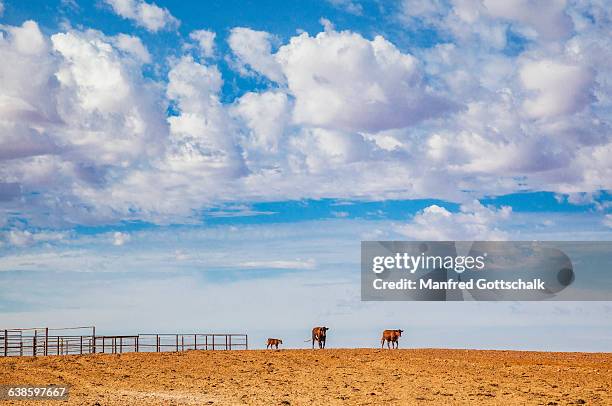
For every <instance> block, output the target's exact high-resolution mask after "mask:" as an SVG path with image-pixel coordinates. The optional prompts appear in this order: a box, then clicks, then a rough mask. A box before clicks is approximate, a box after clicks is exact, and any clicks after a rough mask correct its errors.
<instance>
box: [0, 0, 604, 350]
mask: <svg viewBox="0 0 612 406" xmlns="http://www.w3.org/2000/svg"><path fill="white" fill-rule="evenodd" d="M611 10H612V7H611V4H610V2H609V1H581V0H576V1H564V0H553V1H544V0H541V1H540V0H505V1H496V0H448V1H442V0H440V1H433V2H432V1H428V2H421V1H413V0H405V1H399V0H398V1H377V0H363V1H360V0H327V1H305V2H287V1H247V2H245V1H237V0H224V1H221V0H219V1H217V0H214V1H212V0H211V1H206V2H187V1H164V0H156V1H155V2H152V1H149V0H146V1H144V0H93V1H83V0H58V1H49V2H29V3H28V4H25V3H24V2H21V1H14V0H0V57H1V59H0V281H1V285H0V322H1V323H0V324H2V325H4V324H6V325H9V326H20V327H24V326H28V325H52V326H57V325H66V324H68V325H70V324H92V323H94V324H96V325H98V326H99V328H100V329H101V330H102V331H107V332H118V331H119V332H125V333H130V332H136V331H132V330H138V331H144V330H148V331H154V330H160V331H161V330H164V331H175V330H184V331H194V330H196V331H202V332H209V331H228V330H232V331H236V332H243V331H248V332H249V333H251V334H253V336H254V337H255V339H260V338H262V337H266V336H268V335H284V336H286V337H291V339H290V340H289V342H291V345H293V346H300V345H303V343H301V341H302V340H301V338H302V336H304V337H308V329H309V327H311V325H314V324H327V325H329V326H331V327H332V329H333V330H332V331H334V332H336V333H335V334H336V335H335V336H336V341H335V342H334V341H332V345H336V346H341V345H370V342H371V341H372V342H373V343H375V342H376V339H374V340H372V339H371V338H370V337H377V334H378V333H377V332H378V330H379V329H380V328H386V327H393V326H395V325H398V326H400V327H405V329H406V330H408V331H409V334H408V340H409V342H410V344H409V345H415V346H417V345H418V346H446V347H486V348H538V349H570V350H607V351H610V350H612V338H611V337H610V334H609V331H610V329H611V327H612V305H610V304H609V303H602V302H599V303H536V304H525V303H512V304H509V303H454V304H452V303H429V304H427V303H420V304H415V303H397V304H389V303H363V302H360V300H359V247H360V241H361V240H372V239H417V240H438V239H442V240H444V239H459V240H475V239H496V240H500V239H501V240H504V239H518V240H521V239H523V240H524V239H527V240H532V239H543V240H612V192H611V190H612V158H611V157H612V137H611V135H612V130H611V127H610V126H611V125H612V99H611V98H610V95H611V94H612V67H610V64H609V61H610V60H612V40H611V38H612V12H611ZM458 315H459V316H461V317H458ZM398 328H399V327H398ZM127 330H129V331H127ZM606 332H607V333H606ZM330 333H331V331H330ZM291 340H293V342H292V341H291Z"/></svg>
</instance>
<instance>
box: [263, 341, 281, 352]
mask: <svg viewBox="0 0 612 406" xmlns="http://www.w3.org/2000/svg"><path fill="white" fill-rule="evenodd" d="M282 343H283V340H280V339H278V338H268V343H267V344H266V348H270V349H272V347H276V349H277V350H278V345H279V344H282Z"/></svg>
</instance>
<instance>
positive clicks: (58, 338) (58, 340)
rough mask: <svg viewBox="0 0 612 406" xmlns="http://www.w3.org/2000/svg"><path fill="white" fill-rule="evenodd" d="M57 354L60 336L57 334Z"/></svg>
mask: <svg viewBox="0 0 612 406" xmlns="http://www.w3.org/2000/svg"><path fill="white" fill-rule="evenodd" d="M58 334H59V333H58ZM57 355H59V336H57Z"/></svg>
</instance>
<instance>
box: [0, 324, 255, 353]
mask: <svg viewBox="0 0 612 406" xmlns="http://www.w3.org/2000/svg"><path fill="white" fill-rule="evenodd" d="M248 348H249V340H248V336H247V335H246V334H202V333H193V334H157V333H149V334H134V335H96V327H95V326H85V327H67V328H49V327H39V328H12V329H0V357H10V356H34V357H36V356H41V355H70V354H80V355H83V354H97V353H106V354H121V353H129V352H173V351H177V352H178V351H187V350H236V349H244V350H247V349H248Z"/></svg>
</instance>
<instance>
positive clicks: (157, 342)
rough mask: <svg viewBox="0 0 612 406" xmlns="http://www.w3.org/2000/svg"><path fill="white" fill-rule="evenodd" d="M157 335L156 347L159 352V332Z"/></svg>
mask: <svg viewBox="0 0 612 406" xmlns="http://www.w3.org/2000/svg"><path fill="white" fill-rule="evenodd" d="M155 337H156V338H155V344H156V349H157V352H159V347H160V345H159V334H157V335H156V336H155Z"/></svg>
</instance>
